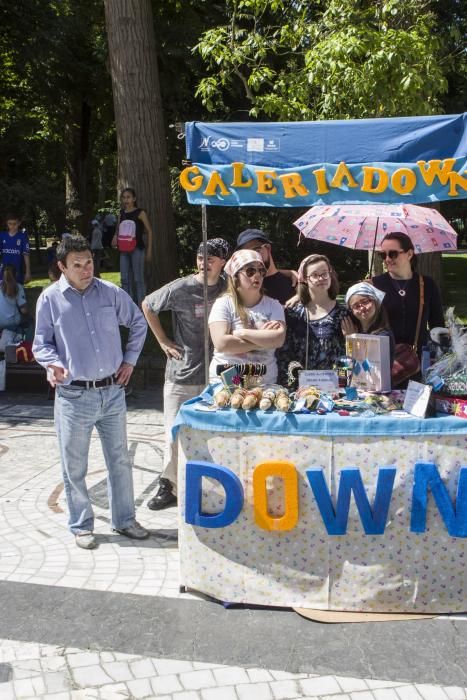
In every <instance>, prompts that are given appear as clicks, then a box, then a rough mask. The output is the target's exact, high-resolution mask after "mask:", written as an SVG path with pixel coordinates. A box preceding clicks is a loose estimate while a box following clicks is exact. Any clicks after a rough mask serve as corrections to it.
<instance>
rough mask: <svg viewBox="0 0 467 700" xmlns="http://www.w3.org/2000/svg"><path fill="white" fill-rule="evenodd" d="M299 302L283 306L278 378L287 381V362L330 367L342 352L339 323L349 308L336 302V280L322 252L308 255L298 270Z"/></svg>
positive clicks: (342, 340) (284, 382)
mask: <svg viewBox="0 0 467 700" xmlns="http://www.w3.org/2000/svg"><path fill="white" fill-rule="evenodd" d="M298 280H299V281H298V289H297V296H298V299H299V301H298V303H296V304H295V305H294V306H293V307H292V308H286V309H285V315H286V322H287V334H286V339H285V343H284V345H283V347H282V348H281V350H279V351H278V353H277V356H278V363H279V381H280V382H281V383H282V384H286V383H289V384H290V377H288V367H289V363H290V362H292V361H293V360H295V361H297V362H298V363H299V364H300V365H301V367H302V368H303V369H332V367H333V365H334V363H335V361H336V360H337V359H338V358H339V357H342V355H344V354H345V341H344V335H343V332H342V328H341V323H342V321H343V319H344V318H346V317H347V316H348V311H347V309H346V308H345V306H343V305H342V304H339V303H338V302H337V301H336V297H337V293H338V291H339V282H338V279H337V275H336V272H335V270H334V268H333V267H332V265H331V263H330V262H329V260H328V258H327V257H326V256H325V255H317V254H313V255H309V256H308V257H306V258H305V259H304V260H302V262H301V264H300V268H299V271H298Z"/></svg>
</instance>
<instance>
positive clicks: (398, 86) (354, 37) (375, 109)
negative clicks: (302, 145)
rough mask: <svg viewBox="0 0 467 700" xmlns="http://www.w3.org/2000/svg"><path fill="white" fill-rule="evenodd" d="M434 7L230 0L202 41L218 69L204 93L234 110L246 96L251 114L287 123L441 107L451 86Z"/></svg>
mask: <svg viewBox="0 0 467 700" xmlns="http://www.w3.org/2000/svg"><path fill="white" fill-rule="evenodd" d="M431 5H432V3H430V2H428V1H423V0H406V1H405V2H403V3H402V2H400V0H376V1H371V0H367V1H365V0H361V1H360V2H355V0H329V2H320V1H319V0H315V1H314V2H295V1H291V2H288V1H287V0H282V1H280V2H279V1H278V2H275V3H270V2H266V0H265V1H262V0H241V1H240V0H229V1H228V2H227V16H226V18H225V23H224V24H223V25H220V26H218V27H216V28H212V29H210V30H209V31H206V32H205V33H204V34H203V36H202V38H201V40H200V41H199V43H198V44H197V46H196V47H195V49H196V50H197V51H198V52H199V53H200V55H201V57H202V58H203V59H204V61H205V63H206V65H207V68H208V70H209V73H210V74H209V75H208V76H206V77H205V78H203V79H202V80H201V81H200V83H199V85H198V90H197V95H198V96H199V97H200V98H201V99H202V101H203V103H204V105H205V106H206V108H207V109H209V110H211V111H214V110H219V111H225V108H224V107H223V105H224V104H227V105H228V104H229V98H230V95H231V94H232V93H233V94H235V95H238V94H239V93H242V94H243V101H244V103H245V104H246V105H248V111H249V114H250V116H251V117H261V118H264V117H266V118H274V119H278V120H292V119H295V120H296V119H298V120H302V119H348V118H360V117H379V116H396V115H402V114H404V115H415V114H432V113H435V112H437V111H439V106H440V102H439V99H440V96H441V95H442V94H443V93H444V92H446V90H447V86H448V84H447V80H446V78H445V76H444V74H443V65H442V63H441V58H442V57H443V48H444V47H443V42H442V41H441V39H440V38H439V36H437V34H436V32H435V29H436V26H437V25H436V20H437V18H436V15H435V13H434V12H433V11H432V10H431V9H430V8H431Z"/></svg>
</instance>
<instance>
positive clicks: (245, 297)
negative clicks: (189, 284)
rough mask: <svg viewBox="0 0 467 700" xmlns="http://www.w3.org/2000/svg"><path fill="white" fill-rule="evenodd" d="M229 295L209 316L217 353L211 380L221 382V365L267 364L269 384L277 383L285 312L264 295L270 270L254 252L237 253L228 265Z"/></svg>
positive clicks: (265, 377)
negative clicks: (218, 375)
mask: <svg viewBox="0 0 467 700" xmlns="http://www.w3.org/2000/svg"><path fill="white" fill-rule="evenodd" d="M225 271H226V273H227V275H228V279H227V292H226V293H225V294H224V295H223V296H221V297H219V298H218V299H216V301H215V302H214V304H213V307H212V310H211V313H210V315H209V332H210V334H211V338H212V342H213V345H214V354H213V358H212V361H211V365H210V368H209V380H210V381H211V382H214V381H217V380H218V377H217V373H216V370H217V365H225V364H232V365H234V364H243V363H260V364H264V365H266V374H265V376H264V383H265V384H274V383H275V382H276V381H277V363H276V358H275V354H274V353H275V349H276V348H279V347H280V346H281V345H282V343H283V342H284V337H285V323H284V310H283V308H282V306H281V305H280V303H279V302H278V301H277V300H276V299H271V298H270V297H268V296H265V295H264V294H263V290H262V285H263V279H264V276H265V274H266V268H265V266H264V263H263V259H262V257H261V255H260V254H259V253H258V252H257V251H254V250H238V251H236V252H235V253H234V254H233V255H232V257H231V258H230V260H229V261H228V262H227V264H226V266H225Z"/></svg>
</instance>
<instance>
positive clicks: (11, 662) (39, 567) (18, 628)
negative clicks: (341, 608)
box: [0, 390, 467, 700]
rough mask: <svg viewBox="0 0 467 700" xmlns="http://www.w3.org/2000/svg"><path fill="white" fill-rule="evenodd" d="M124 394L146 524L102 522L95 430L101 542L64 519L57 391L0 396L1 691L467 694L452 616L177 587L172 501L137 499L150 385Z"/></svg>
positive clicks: (145, 465) (360, 699)
mask: <svg viewBox="0 0 467 700" xmlns="http://www.w3.org/2000/svg"><path fill="white" fill-rule="evenodd" d="M128 408H129V417H128V439H129V446H130V450H131V454H132V457H133V460H134V479H135V495H136V499H137V508H138V514H137V517H138V519H139V521H140V522H141V523H142V524H143V525H145V526H146V527H148V528H149V529H150V530H151V533H152V535H151V538H150V539H149V540H146V541H144V542H142V543H139V544H137V543H135V542H133V541H130V540H127V539H125V538H124V537H121V536H118V535H115V534H112V533H110V527H109V519H108V510H107V496H106V483H105V467H104V463H103V457H102V452H101V450H100V444H99V440H98V438H97V436H96V438H95V439H94V440H93V441H92V448H91V454H90V463H89V479H88V483H89V486H90V494H91V498H92V501H93V504H94V507H95V511H96V533H97V535H98V537H99V541H100V546H99V548H98V549H97V550H94V551H92V552H86V551H83V550H80V549H78V548H77V547H76V546H75V544H74V540H73V538H72V537H71V535H70V534H69V533H68V530H67V527H66V519H67V517H66V506H65V501H64V495H63V489H62V484H61V478H60V465H59V456H58V449H57V444H56V440H55V434H54V429H53V420H52V414H53V403H52V402H50V401H47V400H46V398H45V397H44V396H36V395H29V396H27V395H19V396H18V395H11V394H10V395H9V394H3V395H0V700H10V698H11V699H13V698H14V699H16V698H55V699H56V700H62V698H63V700H65V699H67V700H68V699H72V700H75V699H76V700H78V699H82V698H103V699H104V700H113V699H114V698H115V699H117V698H159V700H161V699H164V698H166V699H168V698H173V699H174V700H175V699H177V700H217V699H219V700H224V698H225V700H231V699H234V698H235V699H237V700H249V699H250V698H251V700H263V699H264V700H280V699H281V698H291V699H293V698H315V699H318V698H320V699H321V700H323V699H324V698H327V699H329V700H330V699H331V698H332V699H333V700H412V699H417V700H420V699H421V698H423V699H424V700H437V698H442V699H443V700H446V699H449V698H450V699H451V700H457V699H459V700H461V699H464V700H465V699H466V698H467V688H466V686H467V620H466V618H465V617H463V616H456V617H451V618H447V617H444V618H439V619H436V620H423V621H414V622H387V623H368V624H364V625H352V624H342V625H323V624H318V623H313V622H310V621H308V620H305V619H303V618H301V617H299V616H298V615H296V614H295V613H294V612H292V611H289V610H283V609H280V610H279V609H261V608H253V607H252V608H245V609H243V608H231V609H226V608H224V607H223V606H222V604H220V603H219V602H216V601H212V600H210V599H207V598H205V597H204V596H202V595H200V594H196V593H195V592H193V591H192V592H189V593H181V592H180V591H179V586H178V548H177V515H176V511H175V509H170V510H167V511H162V512H161V513H155V512H152V511H149V510H148V509H147V508H146V506H145V504H146V501H147V500H148V498H149V496H150V494H151V493H152V492H153V490H154V486H155V484H156V482H157V477H158V473H159V471H160V467H161V455H162V447H163V428H162V412H161V392H160V391H157V390H156V391H148V392H143V391H141V392H138V393H136V394H135V395H133V396H131V397H130V398H129V399H128ZM466 608H467V604H466Z"/></svg>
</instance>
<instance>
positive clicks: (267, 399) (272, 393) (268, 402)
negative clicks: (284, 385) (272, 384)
mask: <svg viewBox="0 0 467 700" xmlns="http://www.w3.org/2000/svg"><path fill="white" fill-rule="evenodd" d="M275 399H276V390H275V389H271V388H269V389H264V391H263V396H262V398H261V401H260V402H259V407H260V409H261V410H262V411H268V410H269V409H270V408H272V407H273V406H274V401H275Z"/></svg>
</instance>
